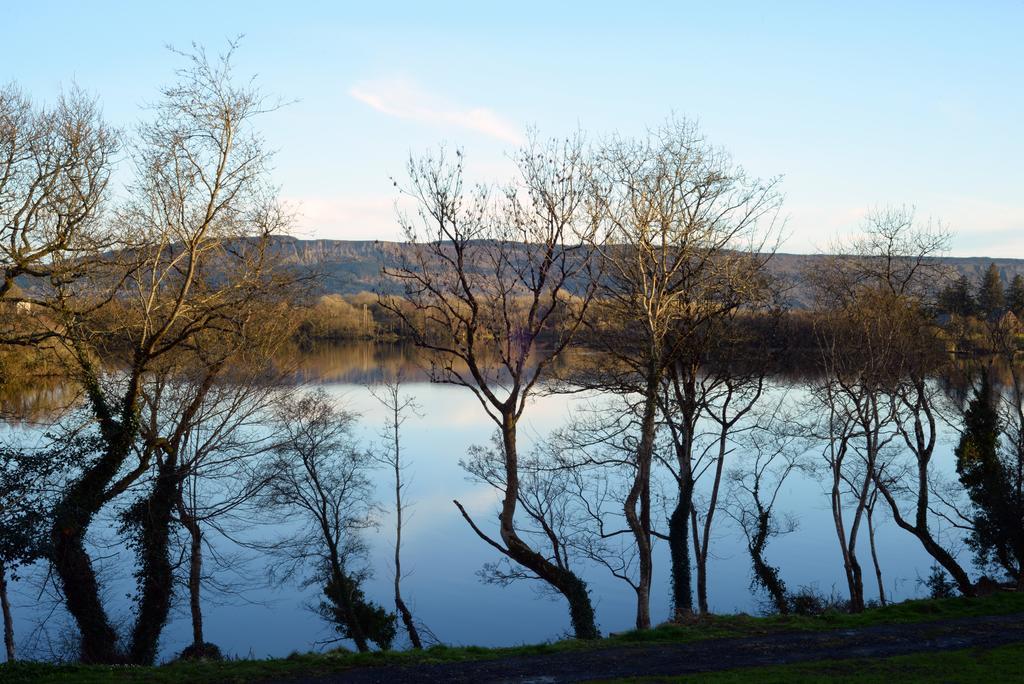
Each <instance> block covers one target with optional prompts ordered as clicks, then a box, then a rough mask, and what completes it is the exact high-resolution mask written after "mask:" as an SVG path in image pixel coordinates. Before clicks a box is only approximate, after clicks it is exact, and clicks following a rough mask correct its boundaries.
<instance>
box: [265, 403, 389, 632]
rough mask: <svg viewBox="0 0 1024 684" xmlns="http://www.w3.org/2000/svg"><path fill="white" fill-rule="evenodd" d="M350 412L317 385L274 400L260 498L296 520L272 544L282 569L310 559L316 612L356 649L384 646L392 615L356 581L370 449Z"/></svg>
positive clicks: (368, 504)
mask: <svg viewBox="0 0 1024 684" xmlns="http://www.w3.org/2000/svg"><path fill="white" fill-rule="evenodd" d="M355 419H356V416H355V414H353V413H351V412H349V411H346V410H338V409H336V408H335V407H334V406H333V404H332V403H331V400H330V398H329V397H328V396H327V395H326V394H325V393H324V392H323V391H322V390H321V391H317V392H313V393H311V394H308V395H306V396H303V397H300V398H298V399H288V400H285V401H284V402H282V403H281V405H280V407H279V408H278V410H277V413H276V417H275V420H274V428H275V430H276V431H277V434H278V435H279V437H278V438H277V440H276V442H277V445H276V447H275V459H274V461H273V463H272V464H271V465H270V471H269V472H268V473H267V476H266V478H265V479H266V482H267V486H266V487H265V488H264V489H263V493H262V496H263V499H264V501H265V502H266V503H267V505H268V506H270V507H272V508H274V509H277V510H280V511H282V512H283V513H284V514H285V515H286V516H288V520H291V521H293V522H294V523H295V524H296V529H295V530H294V531H291V530H290V531H289V533H288V536H287V537H286V538H284V539H282V540H280V541H279V542H276V543H275V544H274V545H273V546H272V547H271V548H272V551H273V552H274V553H275V554H276V555H277V556H278V557H279V558H280V559H281V562H282V563H283V564H284V568H285V570H286V574H289V575H290V574H293V573H295V572H298V571H299V570H302V569H305V568H309V567H311V568H312V570H313V576H312V580H311V582H317V583H320V586H321V589H322V592H323V595H324V597H325V600H324V601H322V602H321V603H320V605H319V609H318V612H319V613H320V614H321V615H322V616H323V617H324V618H326V619H328V620H329V621H330V622H331V623H333V625H334V626H335V628H336V630H337V631H338V633H339V634H340V636H341V637H342V638H350V639H352V641H354V642H355V644H356V648H358V649H359V650H360V651H368V650H369V648H370V642H373V643H376V644H377V645H378V646H379V647H380V648H381V649H385V650H386V649H387V648H388V647H389V646H390V645H391V641H392V639H393V638H394V636H395V625H394V622H395V616H394V615H392V614H390V613H388V612H387V611H385V610H384V609H383V608H381V607H380V606H378V605H376V604H375V603H373V602H371V601H368V600H367V599H366V598H365V596H364V594H363V590H362V588H361V584H362V581H363V580H364V579H365V578H366V576H367V570H366V568H364V567H362V566H361V561H362V559H363V557H364V555H365V551H366V549H365V544H364V541H363V539H362V537H361V532H362V531H363V530H365V529H367V528H369V527H371V526H373V524H374V521H373V519H372V517H371V509H372V504H373V500H372V494H373V487H372V485H371V483H370V480H369V478H368V476H367V471H368V469H369V468H370V467H371V465H372V462H371V461H372V459H371V456H370V455H369V454H368V453H366V452H365V451H362V450H361V449H359V448H358V446H357V444H356V443H355V441H354V439H353V437H352V434H351V431H352V427H353V425H354V423H355Z"/></svg>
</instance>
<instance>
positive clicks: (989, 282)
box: [978, 264, 1006, 318]
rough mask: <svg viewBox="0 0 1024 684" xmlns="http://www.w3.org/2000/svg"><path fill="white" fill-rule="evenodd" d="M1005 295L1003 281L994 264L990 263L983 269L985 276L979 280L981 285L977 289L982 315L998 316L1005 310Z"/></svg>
mask: <svg viewBox="0 0 1024 684" xmlns="http://www.w3.org/2000/svg"><path fill="white" fill-rule="evenodd" d="M1005 306H1006V297H1005V296H1004V293H1003V281H1002V279H1001V278H1000V277H999V269H998V268H996V265H995V264H990V265H989V267H988V270H987V271H985V277H984V278H982V280H981V287H980V288H979V289H978V308H979V309H980V313H981V315H983V316H986V317H988V318H995V317H998V316H999V315H1000V314H1001V313H1003V311H1004V310H1005Z"/></svg>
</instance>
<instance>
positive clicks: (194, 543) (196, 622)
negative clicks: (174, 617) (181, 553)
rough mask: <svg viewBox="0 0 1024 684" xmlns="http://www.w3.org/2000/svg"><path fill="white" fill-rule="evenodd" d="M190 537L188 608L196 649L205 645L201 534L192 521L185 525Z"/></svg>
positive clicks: (197, 526)
mask: <svg viewBox="0 0 1024 684" xmlns="http://www.w3.org/2000/svg"><path fill="white" fill-rule="evenodd" d="M187 527H188V531H189V537H190V545H189V546H190V548H189V559H188V607H189V611H190V613H191V615H192V643H193V644H194V645H195V646H196V647H197V648H198V647H201V646H202V645H203V644H205V643H206V637H205V636H204V635H203V604H202V601H201V594H202V582H203V532H202V530H201V529H199V525H198V524H197V523H196V522H195V521H194V520H193V521H190V523H189V524H188V525H187Z"/></svg>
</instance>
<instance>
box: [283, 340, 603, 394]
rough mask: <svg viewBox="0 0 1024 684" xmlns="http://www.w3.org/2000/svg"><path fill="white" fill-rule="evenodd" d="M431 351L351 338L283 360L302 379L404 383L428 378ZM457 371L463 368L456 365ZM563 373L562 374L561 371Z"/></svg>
mask: <svg viewBox="0 0 1024 684" xmlns="http://www.w3.org/2000/svg"><path fill="white" fill-rule="evenodd" d="M430 356H431V352H429V351H427V350H424V349H420V348H417V347H415V346H414V345H412V344H410V343H405V342H394V343H387V342H375V341H372V340H365V341H362V340H361V341H351V342H344V343H338V344H332V343H324V344H319V345H314V346H313V347H312V348H311V349H308V350H302V351H300V350H297V349H296V350H293V351H292V352H290V354H289V356H288V357H287V358H286V359H285V362H286V363H290V364H293V365H294V366H295V369H296V370H295V372H294V374H293V378H294V380H295V382H296V383H302V382H321V383H328V382H342V383H351V384H356V385H366V384H377V383H380V382H383V381H385V380H386V379H387V378H388V377H394V376H395V374H397V373H399V372H400V373H401V374H402V377H403V378H405V379H406V381H407V382H427V381H429V380H430V372H429V369H430ZM592 357H593V352H589V351H587V350H581V349H580V350H568V351H566V352H564V353H563V354H562V355H561V356H560V357H559V359H558V360H557V363H556V364H555V367H556V369H557V370H559V371H563V372H566V373H567V372H568V371H571V370H573V369H578V368H583V367H584V366H585V365H586V364H587V363H589V361H588V359H590V358H592ZM490 366H491V369H492V370H493V371H494V372H495V373H499V374H500V373H501V369H500V368H499V367H498V365H497V363H496V362H495V363H492V364H490ZM455 370H456V371H460V372H461V371H464V370H466V369H465V368H460V367H459V365H458V364H456V365H455ZM563 374H564V373H563Z"/></svg>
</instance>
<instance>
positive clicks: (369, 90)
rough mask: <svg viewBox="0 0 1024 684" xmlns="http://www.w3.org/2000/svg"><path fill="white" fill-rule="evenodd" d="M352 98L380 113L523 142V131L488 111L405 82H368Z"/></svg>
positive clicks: (355, 88)
mask: <svg viewBox="0 0 1024 684" xmlns="http://www.w3.org/2000/svg"><path fill="white" fill-rule="evenodd" d="M349 95H351V96H352V97H354V98H355V99H357V100H359V101H360V102H362V103H364V104H367V105H369V106H370V107H372V108H374V109H376V110H377V111H378V112H381V113H383V114H387V115H388V116H394V117H396V118H399V119H407V120H409V121H420V122H423V123H428V124H433V125H441V126H455V127H458V128H463V129H466V130H470V131H475V132H477V133H482V134H483V135H487V136H490V137H492V138H497V139H499V140H504V141H505V142H510V143H513V144H516V145H518V144H521V143H522V142H523V134H522V132H521V131H520V130H519V128H518V127H517V126H516V125H515V124H513V123H511V122H509V121H507V120H505V119H503V118H502V117H501V116H499V115H498V114H497V113H495V112H494V111H493V110H491V109H487V108H486V107H463V106H460V105H458V104H456V103H453V102H450V101H448V100H445V99H444V98H442V97H439V96H437V95H433V94H431V93H428V92H426V91H425V90H423V89H422V88H420V87H419V86H417V85H416V84H415V83H412V82H411V81H408V80H404V79H389V80H379V81H365V82H362V83H357V84H356V85H354V86H352V88H351V89H349Z"/></svg>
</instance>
